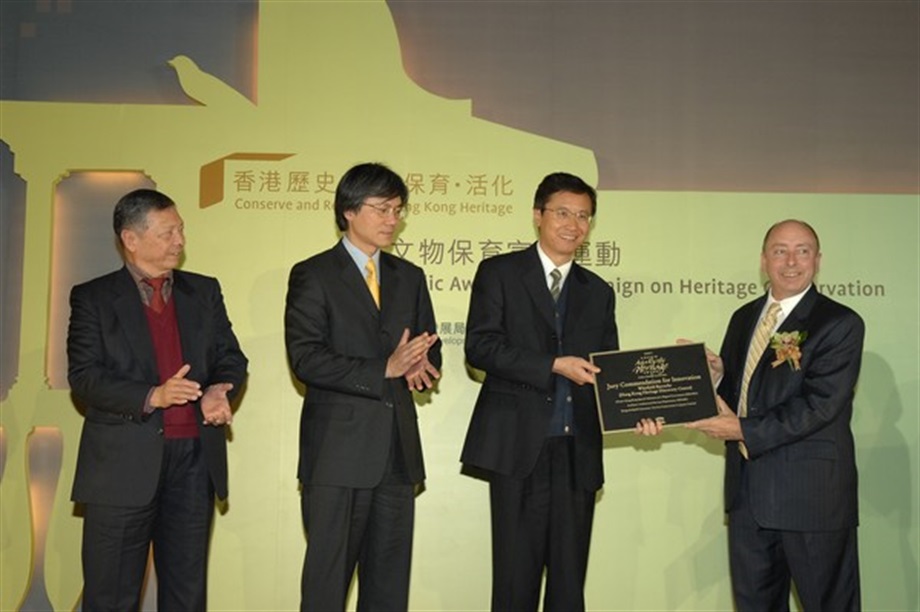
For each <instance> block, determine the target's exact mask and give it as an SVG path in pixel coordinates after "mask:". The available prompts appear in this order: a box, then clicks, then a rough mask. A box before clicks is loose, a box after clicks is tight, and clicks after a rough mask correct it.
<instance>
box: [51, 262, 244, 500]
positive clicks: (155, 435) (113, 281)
mask: <svg viewBox="0 0 920 612" xmlns="http://www.w3.org/2000/svg"><path fill="white" fill-rule="evenodd" d="M171 299H172V300H175V306H176V318H177V320H178V324H179V338H180V341H181V343H182V357H183V360H184V361H185V363H188V364H190V365H191V370H190V371H189V373H188V375H187V378H189V379H190V380H194V381H197V382H199V383H200V384H201V387H202V389H204V388H205V387H207V386H208V385H211V384H214V383H223V382H229V383H232V384H233V390H232V391H231V392H230V394H231V396H232V395H233V394H235V393H236V392H238V391H239V389H240V387H241V386H242V384H243V381H244V380H245V378H246V365H247V360H246V357H245V355H243V352H242V351H241V350H240V346H239V343H238V342H237V339H236V336H235V335H234V334H233V330H232V329H231V326H230V320H229V319H228V318H227V311H226V308H225V307H224V300H223V296H222V295H221V291H220V284H219V283H218V282H217V280H216V279H214V278H210V277H207V276H201V275H199V274H193V273H191V272H183V271H180V270H175V271H173V291H172V298H171ZM67 358H68V371H67V378H68V381H69V382H70V387H71V390H72V392H73V394H74V396H75V398H76V399H77V401H78V403H80V404H81V405H82V408H83V409H85V411H86V412H85V422H84V424H83V433H82V436H81V438H80V449H79V454H78V455H77V471H76V476H75V478H74V485H73V500H74V501H78V502H85V503H96V504H108V505H115V506H129V507H131V506H141V505H144V504H146V503H148V502H149V501H150V500H151V499H152V498H153V495H154V492H155V491H156V487H157V482H158V481H159V478H160V464H161V459H162V456H163V412H162V410H155V411H154V412H153V413H152V414H150V415H144V414H143V408H144V403H145V401H146V399H147V394H148V393H149V391H150V389H151V387H154V386H156V385H158V384H160V380H159V374H158V370H157V362H156V354H155V352H154V348H153V341H152V340H151V337H150V331H149V327H148V324H147V317H146V315H145V314H144V305H143V302H141V298H140V294H139V292H138V289H137V285H136V284H135V282H134V279H133V278H132V276H131V273H130V272H128V269H127V268H122V269H121V270H118V271H116V272H112V273H110V274H107V275H105V276H101V277H99V278H96V279H94V280H91V281H89V282H87V283H84V284H81V285H77V286H75V287H74V288H73V289H72V290H71V293H70V328H69V330H68V334H67ZM195 409H196V411H197V413H198V423H199V433H200V435H201V443H202V448H203V450H204V453H205V458H206V461H207V466H208V471H209V473H210V476H211V481H212V483H213V484H214V490H215V493H216V494H217V496H218V497H220V498H222V499H224V498H226V497H227V492H228V491H227V447H226V434H225V431H224V428H223V427H214V426H207V427H205V426H204V425H203V424H202V421H203V417H202V415H201V408H200V405H199V404H198V403H197V402H196V403H195Z"/></svg>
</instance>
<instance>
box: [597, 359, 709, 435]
mask: <svg viewBox="0 0 920 612" xmlns="http://www.w3.org/2000/svg"><path fill="white" fill-rule="evenodd" d="M590 359H591V363H593V364H594V365H596V366H598V367H599V368H600V369H601V371H600V372H599V373H597V374H596V380H597V383H596V384H595V387H594V389H595V394H596V396H597V408H598V413H599V416H600V421H601V431H603V432H604V433H612V432H615V431H623V430H632V429H634V428H635V425H636V422H638V421H639V420H640V419H643V418H650V419H654V420H658V421H659V422H661V423H662V424H663V425H665V426H667V425H676V424H679V423H687V422H689V421H696V420H699V419H705V418H708V417H711V416H715V415H716V414H717V413H718V410H717V409H716V399H715V392H714V391H713V388H712V379H711V377H710V371H709V365H708V362H707V357H706V350H705V347H704V346H703V344H701V343H696V344H678V345H674V346H665V347H660V348H650V349H639V350H633V351H609V352H603V353H591V355H590Z"/></svg>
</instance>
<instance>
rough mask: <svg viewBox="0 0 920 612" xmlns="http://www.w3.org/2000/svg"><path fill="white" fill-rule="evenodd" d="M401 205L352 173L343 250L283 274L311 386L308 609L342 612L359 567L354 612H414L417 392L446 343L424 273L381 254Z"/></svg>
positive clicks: (376, 171) (303, 429)
mask: <svg viewBox="0 0 920 612" xmlns="http://www.w3.org/2000/svg"><path fill="white" fill-rule="evenodd" d="M407 198H408V191H407V189H406V185H405V183H404V182H403V180H402V179H401V178H400V177H399V176H398V175H397V174H395V173H394V172H393V171H392V170H390V169H389V168H387V167H386V166H383V165H381V164H360V165H357V166H355V167H353V168H351V169H350V170H348V171H347V172H346V173H345V175H344V176H342V179H341V181H339V184H338V186H337V188H336V192H335V216H336V224H337V225H338V227H339V229H340V230H342V232H343V236H342V239H341V240H340V241H339V242H338V244H336V245H335V246H334V247H332V248H331V249H329V250H328V251H325V252H323V253H320V254H318V255H315V256H313V257H311V258H310V259H307V260H305V261H302V262H300V263H298V264H296V265H295V266H294V267H293V268H292V270H291V275H290V279H289V283H288V293H287V305H286V308H285V317H284V322H285V342H286V345H287V353H288V359H289V361H290V365H291V369H292V370H293V372H294V375H295V376H296V377H297V379H298V380H300V381H301V382H302V383H304V384H305V385H306V386H307V387H308V389H307V393H306V398H305V399H304V404H303V412H302V414H301V421H300V461H299V465H298V469H297V475H298V478H299V480H300V483H301V487H302V489H301V511H302V514H303V525H304V530H305V531H306V532H307V552H306V556H305V558H304V566H303V575H302V581H301V609H303V610H318V611H323V612H328V611H334V610H343V609H344V608H345V599H346V595H347V592H348V587H349V584H350V582H351V578H352V575H353V573H354V570H355V567H356V566H357V568H358V583H359V591H358V609H359V610H406V609H407V608H408V605H409V572H410V566H411V558H412V532H413V525H414V516H415V493H416V487H418V486H419V485H421V483H422V482H423V481H424V478H425V469H424V465H423V462H422V446H421V440H420V437H419V431H418V424H417V414H416V410H415V404H414V401H413V399H412V391H413V390H419V391H423V390H425V389H429V388H431V386H432V384H433V381H432V379H434V378H437V377H438V376H439V372H438V368H440V365H441V352H440V351H441V349H440V345H441V342H440V340H439V339H438V337H437V335H436V334H435V330H436V327H435V318H434V312H433V309H432V307H431V299H430V297H429V295H428V288H427V285H426V283H425V274H424V272H423V271H422V269H421V268H419V267H417V266H415V265H412V264H411V263H409V262H407V261H404V260H402V259H399V258H398V257H394V256H393V255H390V254H389V253H386V252H384V251H383V249H386V248H388V247H390V246H391V245H392V244H393V240H394V238H395V235H396V230H397V227H398V226H399V223H400V221H401V220H402V219H403V218H404V217H405V213H406V203H407Z"/></svg>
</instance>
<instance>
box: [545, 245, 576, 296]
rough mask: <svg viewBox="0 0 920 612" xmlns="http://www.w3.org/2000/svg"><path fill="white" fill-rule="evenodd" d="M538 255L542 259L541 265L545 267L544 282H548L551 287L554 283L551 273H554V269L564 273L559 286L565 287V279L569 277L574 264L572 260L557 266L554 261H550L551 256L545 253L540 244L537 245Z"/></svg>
mask: <svg viewBox="0 0 920 612" xmlns="http://www.w3.org/2000/svg"><path fill="white" fill-rule="evenodd" d="M537 255H538V256H539V257H540V264H541V265H542V266H543V277H544V280H546V284H547V286H549V285H550V283H551V282H552V281H551V280H550V277H549V273H550V272H552V271H553V270H554V269H555V270H559V272H560V273H562V278H561V279H560V280H559V284H560V285H564V284H565V279H567V278H568V277H569V272H571V271H572V263H573V262H572V260H571V259H570V260H569V261H567V262H565V263H564V264H562V265H561V266H557V265H556V264H554V263H553V260H552V259H550V258H549V256H548V255H547V254H546V253H544V252H543V249H542V248H541V247H540V243H539V242H538V243H537Z"/></svg>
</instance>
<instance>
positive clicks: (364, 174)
mask: <svg viewBox="0 0 920 612" xmlns="http://www.w3.org/2000/svg"><path fill="white" fill-rule="evenodd" d="M395 197H399V198H402V203H403V206H405V205H406V204H407V203H408V202H409V190H408V189H407V188H406V184H405V183H404V182H403V180H402V179H401V178H400V177H399V175H398V174H396V173H395V172H393V171H392V170H390V169H389V168H387V167H386V166H384V165H383V164H376V163H374V164H371V163H368V164H358V165H357V166H353V167H352V168H350V169H349V170H348V172H346V173H345V174H343V175H342V179H341V180H340V181H339V185H338V187H336V188H335V224H336V225H337V226H338V228H339V230H341V231H343V232H344V231H345V230H347V229H348V220H347V219H346V218H345V212H346V211H349V210H352V211H357V210H358V209H359V208H361V205H362V204H364V200H366V199H367V198H387V199H390V198H395Z"/></svg>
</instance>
